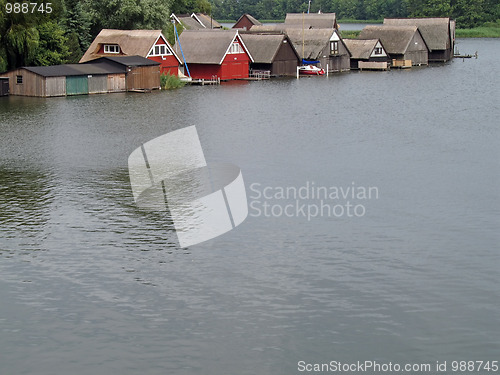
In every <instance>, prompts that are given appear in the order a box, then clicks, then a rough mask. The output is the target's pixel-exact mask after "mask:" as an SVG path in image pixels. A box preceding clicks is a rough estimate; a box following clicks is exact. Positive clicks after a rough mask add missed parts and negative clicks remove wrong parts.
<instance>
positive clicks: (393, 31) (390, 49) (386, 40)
mask: <svg viewBox="0 0 500 375" xmlns="http://www.w3.org/2000/svg"><path fill="white" fill-rule="evenodd" d="M417 32H418V28H417V27H416V26H388V25H381V26H377V25H368V26H366V27H365V28H364V29H363V30H361V34H359V37H358V39H380V41H381V42H382V44H383V45H384V49H385V50H386V52H387V53H389V54H391V55H392V54H396V55H399V54H405V53H406V50H407V49H408V45H409V44H410V41H411V39H412V38H413V36H414V35H415V33H417Z"/></svg>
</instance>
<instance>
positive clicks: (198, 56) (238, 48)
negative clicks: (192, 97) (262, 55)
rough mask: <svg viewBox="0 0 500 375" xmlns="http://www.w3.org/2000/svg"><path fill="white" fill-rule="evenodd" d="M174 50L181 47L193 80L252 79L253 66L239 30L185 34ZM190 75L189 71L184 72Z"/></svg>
mask: <svg viewBox="0 0 500 375" xmlns="http://www.w3.org/2000/svg"><path fill="white" fill-rule="evenodd" d="M179 40H180V46H179V43H176V44H175V46H174V50H175V51H179V53H180V48H181V47H182V51H183V52H184V57H185V58H186V63H187V65H188V70H189V73H190V74H191V77H192V78H194V79H215V78H218V79H220V80H231V79H245V78H248V77H249V68H250V63H251V62H253V58H252V55H251V53H250V52H249V51H248V49H247V47H246V45H245V43H244V41H243V40H242V38H241V36H240V34H239V33H238V30H236V29H232V30H186V31H184V32H183V33H182V34H181V36H180V38H179ZM184 73H185V74H186V75H187V73H188V72H187V69H186V71H185V72H184Z"/></svg>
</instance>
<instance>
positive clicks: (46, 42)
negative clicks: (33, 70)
mask: <svg viewBox="0 0 500 375" xmlns="http://www.w3.org/2000/svg"><path fill="white" fill-rule="evenodd" d="M36 29H37V30H38V35H39V42H38V47H37V49H36V51H35V56H34V58H33V63H34V64H35V65H57V64H64V63H65V62H66V59H67V58H68V56H69V50H68V46H67V39H66V37H65V35H64V30H63V29H62V27H61V26H59V25H58V24H57V23H56V22H54V21H48V22H44V23H42V24H40V25H38V26H37V27H36Z"/></svg>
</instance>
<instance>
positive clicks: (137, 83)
mask: <svg viewBox="0 0 500 375" xmlns="http://www.w3.org/2000/svg"><path fill="white" fill-rule="evenodd" d="M159 88H160V67H159V66H158V65H153V66H137V67H134V68H132V69H131V70H130V72H128V74H127V90H142V89H148V90H152V89H159Z"/></svg>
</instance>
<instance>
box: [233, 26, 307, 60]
mask: <svg viewBox="0 0 500 375" xmlns="http://www.w3.org/2000/svg"><path fill="white" fill-rule="evenodd" d="M241 38H242V39H243V43H245V46H246V47H247V48H248V50H249V51H250V54H251V55H252V57H253V60H254V62H255V63H262V64H271V63H273V61H274V58H275V56H276V54H277V53H278V50H279V48H280V47H281V45H282V44H283V43H289V44H290V46H291V47H292V49H293V50H294V52H295V48H294V47H293V44H292V43H291V42H290V40H289V38H288V37H287V36H286V35H284V34H250V33H242V34H241ZM295 54H297V52H295ZM297 58H299V56H298V55H297Z"/></svg>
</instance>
